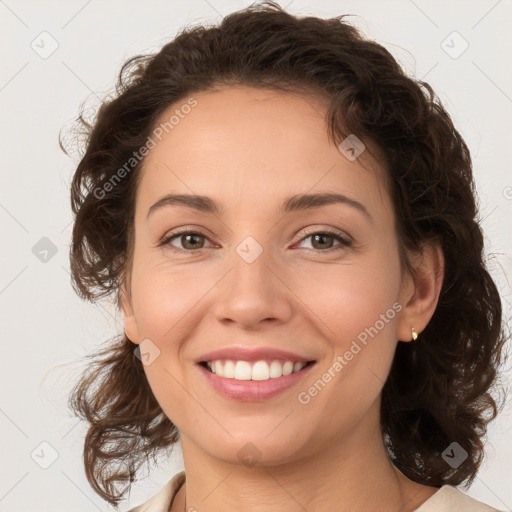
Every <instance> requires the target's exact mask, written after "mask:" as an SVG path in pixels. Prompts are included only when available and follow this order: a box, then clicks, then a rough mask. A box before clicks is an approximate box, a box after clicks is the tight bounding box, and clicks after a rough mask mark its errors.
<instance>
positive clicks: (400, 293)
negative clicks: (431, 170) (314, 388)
mask: <svg viewBox="0 0 512 512" xmlns="http://www.w3.org/2000/svg"><path fill="white" fill-rule="evenodd" d="M194 97H195V98H196V100H197V102H198V104H197V106H196V107H195V108H193V109H192V111H191V112H190V113H189V114H188V115H187V116H185V117H184V119H181V120H180V122H179V124H177V125H176V126H175V127H174V129H173V130H172V131H170V132H169V133H168V134H166V135H165V136H164V137H163V138H162V140H161V141H160V142H158V144H157V145H156V147H155V148H154V149H152V150H151V151H150V153H149V154H148V156H147V157H146V159H145V163H144V167H143V170H142V179H141V182H140V184H139V188H138V190H137V196H136V208H135V246H134V253H133V263H132V267H131V269H130V274H129V276H128V278H127V282H126V283H125V285H124V287H123V295H122V307H123V314H124V315H123V316H124V325H125V331H126V334H127V335H128V337H129V338H130V340H132V341H133V342H134V343H141V342H142V341H143V340H145V339H150V340H151V342H152V343H154V344H155V345H156V346H157V347H158V349H159V350H160V355H159V356H158V357H157V358H156V359H155V360H154V361H153V362H152V363H151V364H150V365H148V366H144V370H145V372H146V376H147V378H148V381H149V383H150V386H151V389H152V391H153V393H154V395H155V397H156V399H157V400H158V402H159V404H160V406H161V407H162V410H163V411H164V413H165V414H166V415H167V416H168V417H169V418H170V419H171V421H172V422H173V423H174V424H175V425H176V426H177V427H178V429H179V431H180V435H181V441H182V449H183V457H184V465H185V471H186V475H187V482H186V485H185V486H184V487H182V488H181V490H180V491H179V493H178V495H177V497H176V499H175V500H174V502H173V505H172V510H173V511H180V512H181V511H184V510H189V509H190V507H194V508H195V509H197V511H199V512H210V511H219V510H223V511H226V512H229V511H232V510H237V511H239V510H244V511H248V512H256V511H258V512H259V511H265V512H269V511H274V510H275V511H279V512H283V511H284V512H288V511H289V512H292V511H300V510H308V511H313V510H314V511H319V512H323V511H331V510H337V511H341V512H343V511H354V510H379V511H384V512H385V511H388V510H389V511H394V512H396V511H397V510H400V511H412V510H414V509H415V508H417V507H418V506H419V505H421V504H422V503H423V502H424V501H426V500H427V499H428V498H429V497H430V496H431V495H432V494H433V493H435V492H436V491H437V490H438V489H437V488H435V487H429V486H424V485H420V484H417V483H415V482H413V481H411V480H409V479H408V478H406V477H405V476H404V475H403V474H402V473H401V472H399V471H398V470H397V469H396V468H395V467H394V466H393V464H392V463H391V461H390V460H389V458H388V456H387V453H386V450H385V447H384V443H383V440H382V436H381V433H380V427H379V418H380V412H379V409H380V399H381V392H382V387H383V385H384V382H385V380H386V377H387V375H388V373H389V370H390V366H391V363H392V360H393V355H394V351H395V348H396V345H397V343H398V342H410V340H411V338H412V335H411V328H412V327H414V328H415V329H416V331H417V332H420V333H421V331H422V330H423V329H424V328H425V326H426V325H427V323H428V321H429V320H430V318H431V316H432V314H433V313H434V310H435V307H436V304H437V301H438V297H439V292H440V288H441V284H442V275H443V265H444V262H443V255H442V252H441V250H440V249H439V247H435V246H425V248H424V251H423V254H422V255H416V256H414V257H412V256H411V257H412V263H413V265H414V268H415V271H414V272H413V273H411V274H409V273H407V272H406V271H405V270H403V269H402V268H401V265H400V260H399V253H398V240H397V235H396V231H395V227H394V226H395V218H394V211H393V207H392V204H391V200H390V195H389V192H388V190H387V188H386V185H385V179H384V178H385V176H386V172H387V170H386V169H385V168H384V167H382V165H380V164H379V162H383V160H382V159H379V158H376V159H374V158H373V157H372V156H371V154H370V152H371V153H373V154H374V155H377V156H378V154H379V152H378V148H376V147H375V146H373V145H371V144H370V143H367V151H364V152H363V153H362V155H361V156H360V157H359V158H357V159H356V160H355V161H353V162H351V161H349V160H348V159H347V158H346V157H345V156H344V155H343V154H342V153H341V152H340V151H339V150H338V148H337V147H336V146H335V145H334V144H333V143H332V142H330V141H329V140H328V137H327V132H326V126H325V121H324V114H325V110H324V109H325V105H323V104H322V103H321V101H320V100H319V99H318V98H312V97H304V96H300V95H297V94H291V93H284V92H277V91H271V90H262V89H255V88H251V87H246V86H234V87H224V88H219V89H218V90H217V91H209V92H200V93H197V94H194ZM183 103H184V102H183ZM180 104H181V103H180ZM175 108H176V105H174V106H172V107H170V108H169V109H168V111H167V112H166V114H165V115H163V116H162V119H168V118H169V116H170V115H171V114H172V112H173V111H174V109H175ZM365 143H366V141H365ZM370 150H371V151H370ZM317 192H336V193H339V194H343V195H346V196H348V197H350V198H352V199H354V200H356V201H358V202H360V203H362V204H363V205H364V206H365V208H366V209H367V210H368V212H369V214H370V215H371V218H372V219H371V220H370V219H369V218H368V217H367V216H366V215H364V214H363V213H362V212H360V211H359V210H357V209H356V208H353V207H351V206H349V205H346V204H332V205H327V206H323V207H321V208H316V209H311V210H306V211H298V212H291V213H289V214H286V215H283V214H281V213H280V212H279V210H278V208H279V206H280V205H281V203H282V202H283V201H284V200H285V198H288V197H289V196H291V195H294V194H303V193H317ZM167 193H183V194H199V195H207V196H209V197H211V198H212V199H213V200H215V201H217V202H218V203H220V204H221V205H222V207H223V208H224V210H225V211H224V213H223V214H222V215H214V214H211V213H205V212H198V211H195V210H192V209H187V208H185V207H182V206H176V205H174V206H167V207H165V208H161V209H159V210H157V211H155V212H154V213H152V214H151V215H150V216H149V218H146V216H147V212H148V209H149V208H150V207H151V205H153V204H154V203H155V202H156V201H157V200H158V199H160V198H161V197H162V196H163V195H165V194H167ZM178 227H179V228H180V229H181V228H182V227H190V228H192V229H194V230H196V231H199V232H200V233H201V234H203V235H204V237H201V236H199V237H198V238H196V239H195V240H192V242H190V240H189V239H188V238H186V237H179V236H178V237H176V238H174V240H173V241H172V246H174V248H176V249H177V250H179V249H181V252H173V251H172V250H171V248H170V247H169V246H158V243H159V242H160V241H161V240H162V239H163V238H164V237H165V236H166V235H169V233H171V231H173V230H175V229H176V228H178ZM305 228H308V232H307V233H306V232H305ZM329 228H330V229H334V230H338V231H340V232H341V233H345V234H348V235H349V236H350V237H351V239H352V244H351V245H350V246H341V249H340V250H337V251H333V250H332V248H339V247H340V245H339V244H340V242H339V241H337V240H336V239H335V238H332V239H331V238H327V239H325V240H323V241H322V240H320V243H318V242H316V243H315V240H314V237H313V236H311V234H313V233H322V232H323V231H325V229H329ZM247 236H251V237H253V238H254V239H255V240H256V241H257V242H258V244H259V245H260V246H261V247H262V249H263V252H262V254H261V255H260V256H259V257H258V258H257V259H256V260H255V261H254V262H252V263H250V264H249V263H247V262H246V261H245V260H244V259H243V258H241V257H240V256H239V255H238V253H237V252H236V248H237V246H238V245H239V244H240V243H241V242H242V240H244V239H245V238H246V237H247ZM187 241H188V245H187ZM195 247H197V248H201V247H202V249H201V250H198V249H196V248H195ZM328 249H331V250H330V251H329V250H328ZM187 251H188V252H187ZM394 303H398V304H400V305H401V306H402V308H401V311H400V312H399V313H398V314H396V316H394V318H393V319H390V320H389V321H388V322H387V323H385V326H384V328H382V329H381V330H380V331H379V332H378V334H377V335H375V336H374V337H373V338H369V342H368V344H367V345H366V346H364V348H363V349H362V350H361V351H360V352H359V353H358V354H357V355H355V356H354V358H353V359H352V360H351V361H350V362H349V363H348V364H347V365H346V366H345V367H344V368H343V370H342V371H341V372H338V374H337V376H336V377H335V378H333V379H332V380H331V381H330V382H329V383H328V384H327V385H326V386H325V388H324V389H322V391H321V392H320V393H318V395H317V396H315V397H314V398H312V399H311V401H310V402H309V403H308V404H306V405H303V404H301V403H299V401H298V400H297V394H298V393H299V392H300V391H304V390H307V389H308V388H309V387H310V386H311V385H313V384H314V382H315V381H317V380H318V379H319V378H321V376H322V374H323V373H324V372H326V371H327V370H328V369H329V368H330V367H332V365H333V362H334V361H335V360H336V358H337V356H338V355H342V354H344V353H345V352H346V351H347V350H348V349H349V348H350V345H351V342H352V340H354V339H356V338H357V336H358V334H359V333H361V332H362V331H364V329H365V328H368V327H369V326H374V325H375V323H376V321H377V320H378V319H379V318H380V315H381V314H384V313H386V311H387V310H389V309H390V308H391V307H392V305H393V304H394ZM420 336H421V334H420ZM235 345H236V346H273V347H277V348H280V349H284V350H289V351H292V352H295V353H298V354H301V355H304V356H306V357H308V359H315V360H316V361H317V364H316V365H315V367H314V368H313V369H312V370H311V371H310V373H309V375H308V376H307V377H304V378H303V379H302V380H301V381H300V382H299V384H298V385H297V386H294V387H292V388H291V389H289V390H287V391H285V392H284V393H281V394H280V395H278V396H277V397H274V398H272V399H270V400H268V401H264V402H257V403H256V402H241V401H237V400H232V399H228V398H225V397H223V396H221V395H219V394H218V393H217V392H216V391H215V390H213V389H212V388H211V387H210V385H209V384H208V383H207V381H206V379H204V378H203V376H202V375H201V373H200V369H198V367H197V365H196V364H195V363H194V361H195V359H196V358H197V357H198V356H200V355H201V354H204V353H205V352H207V351H210V350H216V349H219V348H225V347H228V346H235ZM246 443H252V444H253V445H255V446H256V447H257V450H258V452H259V454H260V458H259V460H258V462H257V463H256V464H255V465H253V466H250V467H249V466H247V465H243V464H241V462H240V460H239V458H238V457H237V454H238V452H239V451H240V450H241V449H242V447H244V445H246ZM368 490H371V491H370V492H368Z"/></svg>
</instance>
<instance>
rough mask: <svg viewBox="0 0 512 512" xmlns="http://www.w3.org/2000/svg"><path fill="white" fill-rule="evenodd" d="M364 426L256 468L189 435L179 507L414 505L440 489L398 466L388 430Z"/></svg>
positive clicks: (250, 511) (259, 509)
mask: <svg viewBox="0 0 512 512" xmlns="http://www.w3.org/2000/svg"><path fill="white" fill-rule="evenodd" d="M358 427H359V428H354V429H353V433H352V435H350V436H346V435H345V436H344V439H343V440H335V441H333V442H331V443H330V444H329V446H326V447H325V449H324V450H323V451H316V452H315V454H314V457H313V456H309V457H302V458H300V457H299V458H295V459H294V460H293V462H290V463H288V464H283V465H272V466H258V465H255V466H252V467H247V466H244V465H240V464H239V463H238V464H231V463H229V462H225V461H222V460H219V459H218V458H214V457H212V456H210V455H209V454H207V453H205V452H204V451H203V450H202V449H201V448H200V447H198V446H197V445H196V444H195V443H193V441H192V440H191V439H190V438H188V437H186V436H185V435H183V434H182V435H181V442H182V448H183V458H184V463H185V472H186V478H187V480H186V484H185V486H184V487H182V488H181V490H180V492H179V493H178V495H177V496H176V499H175V500H174V503H173V507H172V512H183V511H185V510H200V511H201V512H213V511H218V510H222V511H223V512H232V511H237V512H238V511H239V510H244V511H247V512H263V511H264V512H273V511H276V512H278V511H279V512H292V511H294V512H295V511H297V510H301V509H302V510H315V511H317V512H324V511H325V512H327V511H329V512H331V511H332V510H337V511H338V512H349V511H350V512H354V511H359V510H361V511H363V510H364V511H367V510H379V511H381V512H387V511H389V512H398V511H400V512H411V511H413V510H415V509H416V508H417V507H419V506H420V505H421V504H422V503H423V502H424V501H426V500H427V499H428V498H429V497H430V496H431V495H432V494H434V492H436V491H437V490H438V489H437V488H435V487H428V486H424V485H421V484H417V483H415V482H413V481H411V480H409V479H408V478H406V477H405V476H404V475H403V474H402V473H401V472H400V471H398V469H396V468H395V466H394V465H393V464H392V462H391V461H390V460H389V458H388V455H387V452H386V449H385V446H384V442H383V440H382V436H381V434H380V429H378V428H376V427H375V428H373V431H372V433H371V434H370V433H369V432H364V428H360V427H361V425H359V426H358Z"/></svg>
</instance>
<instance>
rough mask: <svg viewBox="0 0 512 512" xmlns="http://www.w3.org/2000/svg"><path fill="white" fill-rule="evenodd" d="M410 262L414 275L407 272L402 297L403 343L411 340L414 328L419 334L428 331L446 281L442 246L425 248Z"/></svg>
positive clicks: (400, 331) (400, 329) (399, 334)
mask: <svg viewBox="0 0 512 512" xmlns="http://www.w3.org/2000/svg"><path fill="white" fill-rule="evenodd" d="M410 261H411V266H412V267H413V268H412V272H409V271H407V275H406V276H405V278H404V280H403V285H402V290H401V293H400V304H402V305H403V309H402V311H401V313H400V318H399V321H398V324H397V338H398V340H400V341H411V340H412V328H414V330H415V331H416V332H417V333H418V334H420V333H421V332H422V331H423V330H424V329H425V327H426V326H427V324H428V323H429V321H430V319H431V318H432V315H433V314H434V311H435V309H436V307H437V303H438V300H439V295H440V293H441V287H442V285H443V279H444V254H443V250H442V249H441V247H440V245H439V244H437V243H435V244H434V243H432V244H425V245H424V246H423V247H422V251H421V253H416V254H414V255H412V257H411V258H410Z"/></svg>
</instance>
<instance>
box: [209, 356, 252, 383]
mask: <svg viewBox="0 0 512 512" xmlns="http://www.w3.org/2000/svg"><path fill="white" fill-rule="evenodd" d="M217 364H220V365H222V363H220V361H215V365H216V367H217ZM221 367H222V366H221ZM217 374H218V375H220V376H221V377H224V373H223V372H218V371H217ZM235 379H236V380H251V365H250V363H248V362H247V361H237V362H236V366H235Z"/></svg>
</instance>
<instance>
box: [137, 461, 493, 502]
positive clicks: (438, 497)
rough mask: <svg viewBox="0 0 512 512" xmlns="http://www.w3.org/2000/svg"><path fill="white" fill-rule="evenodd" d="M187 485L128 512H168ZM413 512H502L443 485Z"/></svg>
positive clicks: (167, 488) (168, 488) (177, 480)
mask: <svg viewBox="0 0 512 512" xmlns="http://www.w3.org/2000/svg"><path fill="white" fill-rule="evenodd" d="M184 483H185V471H184V470H183V471H180V472H179V473H177V474H176V475H174V476H173V477H172V478H171V479H170V480H169V481H168V482H167V483H166V484H165V485H164V486H163V487H162V488H161V489H160V490H159V491H158V492H157V493H156V494H155V495H154V496H152V497H151V498H150V499H149V500H147V501H145V502H144V503H142V505H139V506H138V507H135V508H132V509H130V510H129V511H128V512H168V511H169V509H170V508H171V505H172V502H173V500H174V497H175V496H176V494H177V493H178V491H179V490H180V488H181V487H182V485H183V484H184ZM413 512H500V511H499V510H498V509H496V508H492V507H490V506H489V505H485V504H484V503H482V502H481V501H477V500H475V499H474V498H471V497H470V496H468V495H467V494H464V493H463V492H461V491H459V490H458V489H457V488H456V487H454V486H451V485H443V486H442V487H441V488H440V489H439V490H438V491H437V492H436V493H434V494H433V495H432V496H431V497H430V498H429V499H428V500H427V501H425V503H423V504H422V505H420V506H419V507H418V508H417V509H415V510H414V511H413Z"/></svg>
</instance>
